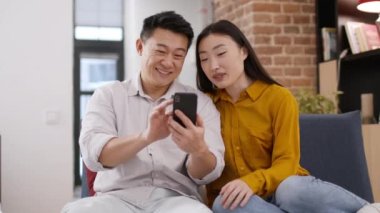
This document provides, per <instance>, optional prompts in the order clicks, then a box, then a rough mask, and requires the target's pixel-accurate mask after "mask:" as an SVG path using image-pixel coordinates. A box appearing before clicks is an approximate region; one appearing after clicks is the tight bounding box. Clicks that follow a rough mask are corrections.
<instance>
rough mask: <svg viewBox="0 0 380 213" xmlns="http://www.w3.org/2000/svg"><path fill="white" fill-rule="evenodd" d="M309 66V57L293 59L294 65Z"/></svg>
mask: <svg viewBox="0 0 380 213" xmlns="http://www.w3.org/2000/svg"><path fill="white" fill-rule="evenodd" d="M310 64H311V58H310V57H307V56H305V57H295V58H294V65H310Z"/></svg>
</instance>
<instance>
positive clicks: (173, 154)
mask: <svg viewBox="0 0 380 213" xmlns="http://www.w3.org/2000/svg"><path fill="white" fill-rule="evenodd" d="M192 38H193V30H192V28H191V26H190V24H189V23H188V22H187V21H186V20H184V18H183V17H182V16H180V15H178V14H176V13H174V12H172V11H170V12H162V13H158V14H156V15H153V16H150V17H148V18H146V19H145V20H144V25H143V28H142V31H141V34H140V38H139V39H138V40H137V41H136V49H137V52H138V54H139V55H140V56H141V71H140V75H138V77H137V78H136V79H132V80H127V81H125V82H115V83H113V84H111V85H108V86H105V87H102V88H100V89H98V90H97V91H96V92H95V93H94V95H93V97H92V98H91V100H90V102H89V104H88V108H87V113H86V116H85V117H84V119H83V123H82V131H81V136H80V140H79V143H80V147H81V153H82V157H83V160H84V162H85V164H86V165H87V167H88V168H89V169H90V170H92V171H96V172H98V174H97V177H96V179H95V183H94V188H95V191H96V196H94V197H91V198H85V199H81V200H79V201H76V202H72V203H69V204H67V205H66V206H65V207H64V208H63V210H62V212H91V213H94V212H113V213H115V212H165V213H169V212H181V213H184V212H197V213H202V212H211V211H210V210H209V209H208V208H207V207H206V206H205V205H204V204H203V203H202V202H200V201H201V199H202V198H201V196H200V194H199V192H198V188H199V186H200V185H203V184H206V183H209V182H211V181H213V180H215V179H216V178H217V177H219V176H220V174H221V172H222V170H223V167H224V160H223V158H224V157H223V155H224V146H223V141H222V138H221V135H220V120H219V113H218V112H217V110H216V108H215V107H214V105H213V103H212V101H211V100H210V99H209V98H208V97H207V96H205V95H204V94H202V93H201V92H198V91H196V90H195V89H193V88H190V87H188V86H184V85H182V84H180V83H179V82H177V81H175V79H176V78H177V77H178V75H179V74H180V72H181V69H182V66H183V63H184V60H185V56H186V54H187V51H188V49H189V47H190V45H191V41H192ZM175 92H194V93H197V95H198V111H197V113H198V115H197V121H196V125H194V124H193V123H192V122H191V121H190V119H189V118H187V117H186V116H185V115H184V114H183V113H182V112H180V111H177V110H176V111H175V112H174V113H176V115H177V116H178V117H179V118H180V119H181V121H182V122H183V123H184V124H185V127H182V126H181V125H180V124H179V123H177V122H175V121H174V120H173V118H172V115H171V114H170V113H168V112H169V111H170V109H169V108H170V107H168V106H169V105H171V104H172V100H171V96H172V95H173V94H174V93H175ZM167 108H168V109H167Z"/></svg>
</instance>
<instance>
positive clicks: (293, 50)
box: [284, 46, 303, 54]
mask: <svg viewBox="0 0 380 213" xmlns="http://www.w3.org/2000/svg"><path fill="white" fill-rule="evenodd" d="M284 51H285V53H286V54H302V52H303V47H301V46H286V47H285V48H284Z"/></svg>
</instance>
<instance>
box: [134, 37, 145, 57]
mask: <svg viewBox="0 0 380 213" xmlns="http://www.w3.org/2000/svg"><path fill="white" fill-rule="evenodd" d="M143 48H144V43H143V41H142V40H141V38H139V39H137V40H136V50H137V53H138V54H139V56H141V55H142V51H143Z"/></svg>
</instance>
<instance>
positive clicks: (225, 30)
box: [195, 20, 280, 94]
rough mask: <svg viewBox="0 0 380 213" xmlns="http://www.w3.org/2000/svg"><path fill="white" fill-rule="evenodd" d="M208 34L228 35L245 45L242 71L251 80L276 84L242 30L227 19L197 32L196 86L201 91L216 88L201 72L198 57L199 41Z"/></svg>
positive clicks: (208, 91)
mask: <svg viewBox="0 0 380 213" xmlns="http://www.w3.org/2000/svg"><path fill="white" fill-rule="evenodd" d="M210 34H220V35H228V36H230V37H231V38H232V39H233V40H234V41H235V42H236V43H237V44H238V45H239V46H240V47H245V48H246V49H247V53H248V56H247V58H246V59H245V60H244V72H245V74H246V75H247V76H248V77H249V78H251V79H252V80H261V81H264V82H266V83H268V84H278V85H280V84H279V83H277V82H276V81H275V80H273V79H272V78H271V77H270V76H269V74H268V73H267V72H266V71H265V69H264V67H263V66H262V65H261V63H260V61H259V60H258V58H257V56H256V53H255V51H254V50H253V48H252V46H251V44H250V43H249V41H248V39H247V38H246V37H245V36H244V34H243V32H241V30H240V29H239V28H238V27H237V26H236V25H234V24H233V23H231V22H229V21H227V20H220V21H218V22H215V23H212V24H210V25H208V26H207V27H206V28H205V29H203V30H202V32H201V33H200V34H199V36H198V38H197V43H196V54H195V55H196V63H197V87H198V89H199V90H201V91H202V92H206V93H211V94H214V93H215V92H216V88H215V87H214V86H213V84H212V83H211V81H210V80H209V79H208V78H207V76H206V74H205V73H204V72H203V69H202V66H201V60H200V57H199V43H200V42H201V41H202V39H204V38H205V37H207V36H208V35H210Z"/></svg>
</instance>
